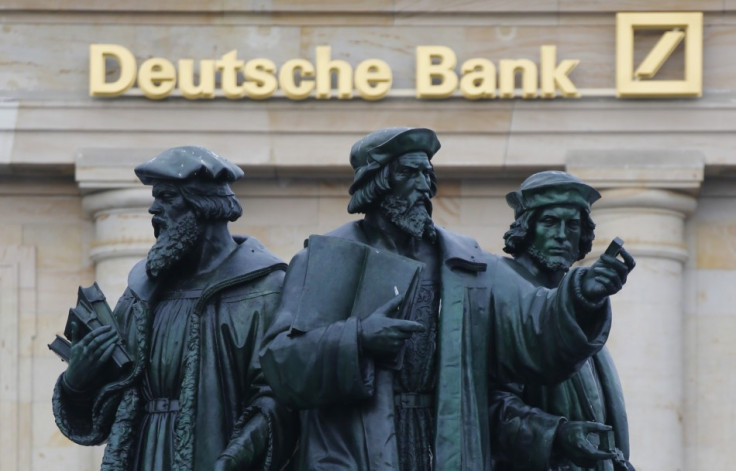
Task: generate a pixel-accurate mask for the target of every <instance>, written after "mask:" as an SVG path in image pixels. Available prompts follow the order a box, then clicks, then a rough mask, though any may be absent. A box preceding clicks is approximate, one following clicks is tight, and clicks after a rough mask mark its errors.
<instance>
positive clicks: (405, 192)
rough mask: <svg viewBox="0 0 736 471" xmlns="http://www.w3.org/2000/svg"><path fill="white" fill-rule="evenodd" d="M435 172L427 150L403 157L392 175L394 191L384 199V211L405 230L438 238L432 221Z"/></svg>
mask: <svg viewBox="0 0 736 471" xmlns="http://www.w3.org/2000/svg"><path fill="white" fill-rule="evenodd" d="M432 172H434V169H433V168H432V164H430V163H429V158H428V157H427V154H426V153H424V152H411V153H408V154H404V155H402V156H401V157H399V158H398V159H397V162H396V164H395V166H394V169H393V170H392V172H391V176H390V184H391V192H390V193H389V194H387V195H386V196H385V197H384V199H383V200H382V201H381V211H382V212H383V214H385V215H386V217H387V218H388V219H389V221H391V222H392V223H393V224H395V225H396V226H398V227H399V228H401V229H402V230H403V231H405V232H407V233H409V234H411V235H412V236H414V237H417V238H421V237H426V238H427V239H429V240H430V241H432V242H434V240H435V239H436V238H437V233H436V230H435V228H434V224H433V223H432V201H431V198H432V192H431V179H430V175H431V173H432Z"/></svg>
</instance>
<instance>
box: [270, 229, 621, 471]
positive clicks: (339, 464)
mask: <svg viewBox="0 0 736 471" xmlns="http://www.w3.org/2000/svg"><path fill="white" fill-rule="evenodd" d="M379 232H380V231H378V229H376V228H375V227H372V226H370V224H369V223H368V222H366V221H356V222H353V223H349V224H347V225H345V226H342V227H340V228H338V229H337V230H335V231H334V232H332V233H330V234H328V235H330V236H335V237H342V238H346V239H350V240H354V241H358V242H361V243H364V244H368V245H371V246H374V247H376V248H381V249H386V248H387V247H385V246H382V243H381V242H380V240H381V237H382V235H381V234H380V233H379ZM437 233H438V242H437V244H438V246H437V257H438V258H439V260H440V264H441V268H440V282H441V287H440V300H441V308H440V314H439V325H438V339H437V341H438V350H437V351H438V357H437V365H438V375H437V376H438V381H437V386H436V388H435V395H436V396H435V401H434V404H435V415H436V431H435V436H434V439H433V442H434V450H433V451H434V465H433V469H435V470H438V471H458V470H462V471H489V470H490V469H491V463H492V461H491V445H490V444H491V440H490V436H489V434H490V428H489V421H488V394H489V385H490V382H491V381H499V380H502V381H515V380H516V381H518V380H531V379H535V380H541V381H545V382H548V383H553V382H556V381H559V380H561V379H564V378H565V377H567V376H569V375H571V374H572V373H573V372H574V371H576V369H578V368H579V367H580V365H581V364H582V363H583V362H584V361H585V359H586V358H587V357H589V356H590V355H591V354H593V353H595V352H597V351H598V350H600V348H601V347H602V346H603V344H604V343H605V340H606V338H607V335H608V331H609V328H610V309H609V305H608V301H607V300H605V301H603V302H601V303H599V305H596V306H590V305H587V307H583V306H579V305H578V302H577V301H575V287H576V284H577V288H578V289H579V276H575V273H572V274H571V276H568V277H566V279H565V280H563V282H562V285H561V287H560V289H559V290H547V289H544V288H541V289H534V288H532V287H530V286H528V285H526V286H523V285H520V284H519V283H517V282H516V281H515V276H512V275H513V273H512V271H511V270H510V269H509V268H508V266H507V265H505V264H503V263H502V262H501V260H502V259H501V257H497V256H494V255H491V254H488V253H485V252H483V251H482V250H481V249H480V248H479V246H478V244H477V242H475V241H474V240H473V239H471V238H468V237H465V236H462V235H459V234H455V233H453V232H450V231H447V230H445V229H442V228H440V227H437ZM308 251H309V248H308V247H307V248H305V249H304V250H303V251H301V252H300V253H298V254H297V255H296V256H295V257H294V258H293V260H292V262H291V264H290V267H289V270H288V272H287V275H286V279H285V281H284V295H283V296H282V302H281V304H280V306H279V309H278V314H277V319H276V321H275V323H274V325H273V326H272V328H271V329H270V330H269V332H268V333H267V334H266V337H265V338H264V348H263V350H262V351H261V364H262V366H263V371H264V374H265V376H266V378H267V380H268V382H269V384H270V385H271V387H272V388H273V391H274V393H275V394H276V396H277V397H278V398H279V399H281V400H283V401H284V402H285V403H287V404H288V405H290V406H293V407H295V408H299V409H302V410H301V412H300V418H301V435H300V446H299V451H298V455H297V468H298V469H299V470H301V471H304V470H313V471H317V470H336V469H345V470H348V469H349V470H361V471H393V470H396V469H399V458H398V453H397V446H396V433H395V430H394V423H395V421H394V403H393V401H394V394H393V374H394V373H393V371H390V370H385V369H382V368H380V367H376V365H375V362H374V361H373V359H372V358H371V357H370V356H368V355H365V354H364V353H363V352H362V351H361V349H360V345H359V342H358V328H359V323H358V322H357V321H356V319H355V318H348V319H346V320H344V321H337V322H334V323H332V324H329V325H327V326H325V327H319V328H315V329H313V330H310V331H308V332H305V333H303V334H301V335H296V334H292V333H291V332H290V326H291V323H292V320H293V317H294V313H296V312H298V309H305V308H309V307H308V306H298V300H299V293H300V292H301V290H302V287H303V285H304V278H305V273H306V263H307V258H308ZM579 274H580V273H578V275H579ZM324 276H326V277H328V276H330V273H325V274H324ZM386 276H391V270H390V267H387V269H386ZM314 309H316V310H317V311H318V312H325V309H329V306H314ZM578 317H579V318H580V321H578ZM418 471H419V470H418Z"/></svg>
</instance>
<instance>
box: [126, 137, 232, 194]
mask: <svg viewBox="0 0 736 471" xmlns="http://www.w3.org/2000/svg"><path fill="white" fill-rule="evenodd" d="M135 174H136V175H137V176H138V178H139V179H140V180H141V182H143V184H144V185H152V184H153V182H155V181H157V180H174V181H179V182H184V181H187V180H192V179H196V180H198V181H200V182H202V183H215V184H227V183H229V182H233V181H235V180H237V179H239V178H241V177H242V176H243V171H242V170H241V169H240V167H238V166H237V165H234V164H232V163H231V162H228V161H227V160H226V159H225V158H223V157H220V156H219V155H217V154H215V153H214V152H212V151H211V150H209V149H206V148H204V147H198V146H183V147H172V148H171V149H167V150H165V151H163V152H162V153H160V154H159V155H157V156H156V157H154V158H153V159H151V160H149V161H148V162H145V163H142V164H140V165H139V166H137V167H136V168H135Z"/></svg>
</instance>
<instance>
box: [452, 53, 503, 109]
mask: <svg viewBox="0 0 736 471" xmlns="http://www.w3.org/2000/svg"><path fill="white" fill-rule="evenodd" d="M460 71H461V72H462V74H463V76H462V78H461V79H460V91H461V92H462V94H463V96H464V97H465V98H467V99H469V100H478V99H481V98H496V66H495V65H494V64H493V62H491V61H489V60H488V59H480V58H478V59H469V60H467V61H465V62H464V63H463V65H462V66H461V67H460Z"/></svg>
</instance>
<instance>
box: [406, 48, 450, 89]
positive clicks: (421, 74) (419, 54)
mask: <svg viewBox="0 0 736 471" xmlns="http://www.w3.org/2000/svg"><path fill="white" fill-rule="evenodd" d="M456 64H457V57H456V56H455V53H454V52H453V51H452V49H450V48H449V47H445V46H418V47H417V51H416V74H417V78H416V96H417V98H446V97H448V96H450V95H452V92H454V91H455V89H457V83H458V78H457V74H456V73H455V71H454V70H453V69H454V68H455V65H456ZM435 82H436V83H435Z"/></svg>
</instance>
